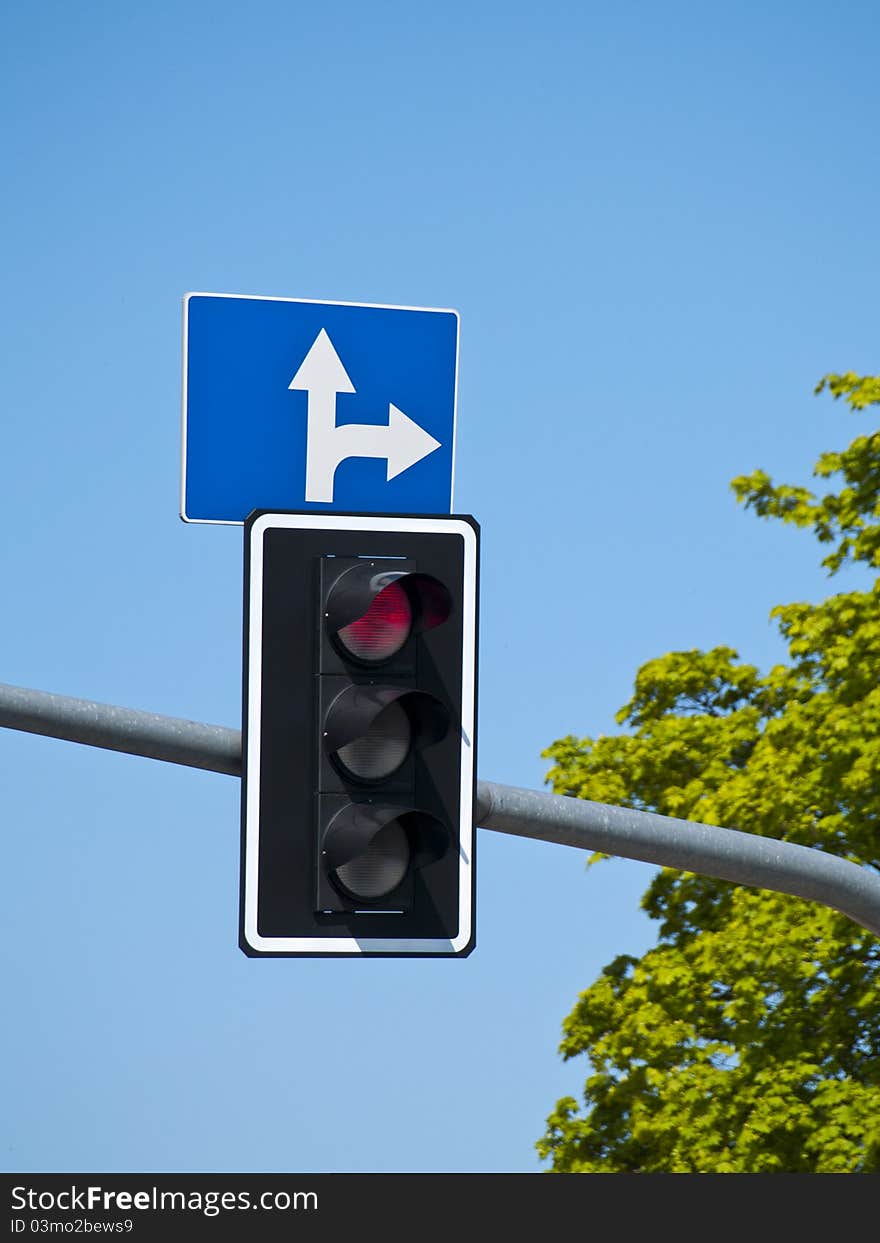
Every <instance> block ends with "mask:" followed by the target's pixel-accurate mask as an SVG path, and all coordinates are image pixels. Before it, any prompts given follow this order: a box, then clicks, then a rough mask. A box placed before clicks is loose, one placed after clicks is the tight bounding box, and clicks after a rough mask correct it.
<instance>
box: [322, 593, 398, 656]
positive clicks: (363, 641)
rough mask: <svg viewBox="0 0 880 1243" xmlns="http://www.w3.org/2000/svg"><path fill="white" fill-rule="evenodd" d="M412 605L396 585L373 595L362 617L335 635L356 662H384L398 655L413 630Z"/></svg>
mask: <svg viewBox="0 0 880 1243" xmlns="http://www.w3.org/2000/svg"><path fill="white" fill-rule="evenodd" d="M412 621H413V614H412V605H411V604H410V602H409V597H408V596H407V594H406V592H405V591H404V589H403V588H402V587H401V586H400V585H399V584H398V583H389V584H388V586H387V587H383V588H382V590H381V591H380V592H379V594H378V595H377V596H374V598H373V601H372V603H371V604H370V607H369V608H368V609H367V611H366V613H364V615H363V617H358V618H356V620H355V621H353V622H349V624H348V625H347V626H343V627H342V629H341V630H340V631H339V632H338V638H339V641H340V642H341V643H342V645H343V646H344V647H345V648H346V650H347V651H349V652H351V654H352V656H355V657H357V659H358V660H367V661H377V660H387V659H388V657H389V656H393V655H394V654H395V652H399V651H400V649H401V648H402V647H403V645H404V643H406V641H407V639H408V638H409V634H410V631H411V630H412Z"/></svg>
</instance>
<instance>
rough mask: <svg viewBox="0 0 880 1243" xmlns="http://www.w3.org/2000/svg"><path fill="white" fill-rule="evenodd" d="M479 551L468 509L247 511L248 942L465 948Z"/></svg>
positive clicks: (415, 950) (338, 948)
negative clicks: (442, 512) (441, 512)
mask: <svg viewBox="0 0 880 1243" xmlns="http://www.w3.org/2000/svg"><path fill="white" fill-rule="evenodd" d="M478 560H479V527H478V526H477V524H476V522H475V521H474V520H473V519H472V518H470V517H467V516H452V517H433V516H432V517H427V516H409V517H404V516H393V517H392V516H388V515H382V516H370V515H363V514H338V513H334V514H331V513H326V512H314V511H312V512H308V513H293V512H282V513H277V512H272V513H270V512H266V511H260V510H258V511H255V512H254V513H252V514H251V515H250V517H249V518H248V519H247V521H246V522H245V610H244V670H245V677H244V711H243V738H242V754H243V775H242V878H241V933H240V944H241V948H242V949H243V950H244V952H245V953H246V954H248V955H251V956H264V955H311V956H323V955H328V956H336V957H339V956H345V955H358V956H360V955H385V956H402V955H406V956H410V955H432V956H436V955H440V956H451V955H455V956H464V955H466V954H469V953H470V952H471V950H472V949H473V947H474V930H473V922H474V825H473V801H474V785H475V780H476V764H475V737H474V734H475V724H476V650H477V575H478Z"/></svg>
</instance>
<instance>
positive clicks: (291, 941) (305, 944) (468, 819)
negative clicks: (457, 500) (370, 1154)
mask: <svg viewBox="0 0 880 1243" xmlns="http://www.w3.org/2000/svg"><path fill="white" fill-rule="evenodd" d="M279 527H283V528H287V529H289V530H303V529H305V530H321V531H391V532H393V531H400V532H401V534H404V533H407V532H414V531H415V532H422V533H426V534H430V533H432V532H438V533H439V532H443V533H447V534H450V533H455V532H458V534H460V535H461V536H462V538H463V540H464V575H463V578H464V582H463V591H462V665H461V667H462V686H461V732H462V740H463V743H464V745H463V746H462V748H461V784H460V792H461V794H460V797H461V803H460V807H459V839H458V840H459V869H458V899H459V907H458V909H459V913H460V920H459V928H458V934H457V935H456V936H455V937H454V938H452V939H451V940H449V939H441V938H437V939H424V940H417V939H410V940H407V939H405V938H398V937H395V938H393V939H388V938H382V937H369V938H368V937H361V938H356V937H263V936H260V934H259V932H258V931H257V911H258V896H259V894H258V887H259V856H260V851H259V848H260V781H259V773H260V715H261V694H260V686H261V671H262V634H263V535H264V533H265V532H266V531H267V530H270V529H277V528H279ZM250 539H251V545H250V580H249V583H248V653H249V667H248V669H247V684H248V697H247V704H248V719H247V725H248V730H247V756H246V763H247V772H248V781H247V801H246V805H245V847H244V886H243V888H244V920H243V931H244V938H245V940H246V942H247V944H248V945H249V946H250V948H251V949H252V950H254V951H255V952H256V953H258V954H297V953H299V954H311V955H322V956H328V957H330V956H333V955H335V954H345V955H349V956H350V955H353V954H355V955H357V954H391V955H403V954H437V955H451V954H461V953H462V952H464V951H465V950H466V949H467V947H468V945H469V943H471V941H472V937H473V916H474V910H473V892H474V872H473V867H474V808H473V799H474V781H475V773H476V767H475V756H474V741H475V739H474V734H475V727H476V658H477V651H476V643H477V559H478V550H477V534H476V531H475V530H474V528H473V526H472V525H471V524H470V522H468V521H466V520H464V519H463V518H460V517H456V516H455V515H452V516H450V517H447V516H445V515H444V516H437V517H434V516H401V515H390V514H376V515H366V514H343V513H335V514H334V513H264V514H261V515H260V517H259V518H257V519H256V521H255V522H254V524H253V526H252V527H251V531H250Z"/></svg>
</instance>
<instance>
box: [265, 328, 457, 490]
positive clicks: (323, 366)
mask: <svg viewBox="0 0 880 1243" xmlns="http://www.w3.org/2000/svg"><path fill="white" fill-rule="evenodd" d="M287 387H288V388H289V389H295V390H299V391H301V392H306V393H308V415H307V420H308V421H307V431H306V500H307V501H332V500H333V478H334V476H335V474H336V468H337V466H338V465H339V464H340V462H343V461H345V459H346V458H350V457H376V458H384V459H385V460H386V461H387V463H388V472H387V474H386V479H394V477H395V476H396V475H400V474H402V473H403V471H405V470H409V468H410V466H414V465H415V464H416V462H420V461H421V460H422V458H423V457H427V456H428V454H429V453H433V452H434V450H435V449H439V448H440V441H439V440H435V439H434V437H433V436H431V435H430V434H429V433H428V432H426V431H425V429H424V428H423V427H420V426H419V425H418V423H414V422H413V420H412V419H411V418H409V417H408V416H407V415H405V414H404V413H403V411H402V410H399V409H398V408H397V406H395V405H394V404H393V403H389V405H388V422H387V423H379V424H373V423H344V424H343V425H342V426H341V427H337V426H336V394H337V393H354V392H355V391H356V390H355V387H354V385H353V384H352V382H351V380H350V379H349V378H348V373H347V371H346V370H345V368H344V367H343V365H342V360H341V359H340V357H339V355H338V354H337V353H336V349H335V347H334V345H333V342H332V341H331V340H330V338H329V336H328V335H327V333H326V331H325V330H324V329H323V328H322V329H321V331H320V332H319V333H318V335H317V336H316V337H315V340H314V341H313V342H312V345H311V348H310V349H309V352H308V353H307V354H306V356H305V358H304V359H303V361H302V363H301V364H300V367H299V370H298V371H297V373H296V375H295V376H294V377H293V379H292V380H291V381H290V384H289V385H288V386H287Z"/></svg>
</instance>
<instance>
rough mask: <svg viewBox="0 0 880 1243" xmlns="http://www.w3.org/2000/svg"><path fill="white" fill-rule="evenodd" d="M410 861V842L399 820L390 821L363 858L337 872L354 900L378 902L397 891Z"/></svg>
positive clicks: (356, 858)
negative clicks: (361, 899) (377, 900)
mask: <svg viewBox="0 0 880 1243" xmlns="http://www.w3.org/2000/svg"><path fill="white" fill-rule="evenodd" d="M409 859H410V846H409V838H408V837H407V835H406V833H405V831H404V829H403V827H402V825H401V823H400V821H399V820H390V821H389V822H388V824H386V825H383V827H382V828H381V829H380V830H379V831H378V833H376V834H375V836H374V837H372V838H371V839H370V842H369V845H368V846H367V848H366V849H365V850H364V851H363V852H362V853H361V854H359V855H357V856H356V857H355V858H354V859H351V860H349V862H348V863H343V864H342V865H341V866H340V867H338V868H337V869H336V876H337V878H338V880H339V881H340V883H341V884H342V885H344V887H345V888H346V889H347V890H348V892H349V893H351V894H353V895H354V897H356V898H363V899H364V900H365V901H372V902H374V901H375V900H376V899H377V898H383V897H384V896H385V895H386V894H389V893H391V891H392V890H394V889H396V888H397V886H398V885H399V884H400V882H401V881H402V880H403V878H404V876H405V875H406V869H407V868H408V867H409Z"/></svg>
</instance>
